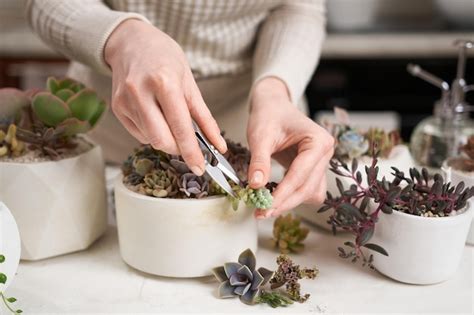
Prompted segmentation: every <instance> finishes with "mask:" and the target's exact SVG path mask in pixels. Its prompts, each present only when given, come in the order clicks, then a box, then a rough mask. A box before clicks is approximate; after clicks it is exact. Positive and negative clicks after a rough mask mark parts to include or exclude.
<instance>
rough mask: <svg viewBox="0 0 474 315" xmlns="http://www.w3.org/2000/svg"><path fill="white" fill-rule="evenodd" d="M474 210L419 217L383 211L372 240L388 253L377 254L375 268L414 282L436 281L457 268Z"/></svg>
mask: <svg viewBox="0 0 474 315" xmlns="http://www.w3.org/2000/svg"><path fill="white" fill-rule="evenodd" d="M472 215H473V211H472V209H469V208H467V209H466V211H464V212H463V213H460V214H457V215H454V216H448V217H441V218H432V217H420V216H416V215H411V214H406V213H402V212H399V211H393V213H392V214H389V215H387V214H385V213H381V214H380V216H379V221H378V222H377V224H376V226H375V233H374V236H373V238H372V239H371V240H370V243H375V244H377V245H380V246H382V247H383V248H384V249H385V250H386V251H387V252H388V254H389V256H388V257H387V256H384V255H381V254H379V253H377V252H374V251H371V252H372V253H373V254H374V261H373V265H374V267H375V268H376V269H377V270H378V271H379V272H381V273H382V274H384V275H386V276H388V277H390V278H392V279H395V280H398V281H401V282H405V283H411V284H434V283H438V282H442V281H445V280H447V279H449V278H450V277H451V276H452V275H453V274H454V273H455V272H456V270H457V268H458V266H459V263H460V261H461V257H462V254H463V250H464V243H465V241H466V235H467V232H468V230H469V225H470V223H471V219H472Z"/></svg>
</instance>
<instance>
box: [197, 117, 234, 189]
mask: <svg viewBox="0 0 474 315" xmlns="http://www.w3.org/2000/svg"><path fill="white" fill-rule="evenodd" d="M193 129H194V133H195V134H196V138H197V140H198V143H199V146H200V147H201V150H202V151H203V154H204V164H205V168H206V173H207V174H208V175H209V176H210V177H211V178H212V179H213V180H214V181H215V182H216V183H217V184H218V185H219V186H220V187H222V189H224V190H225V191H226V192H227V193H228V194H229V195H231V196H233V197H234V198H237V194H236V193H235V192H234V191H233V190H232V187H231V186H230V185H229V182H228V181H227V178H226V176H227V177H228V178H229V179H230V180H231V181H233V182H234V183H236V184H237V185H240V180H239V177H237V173H236V172H235V170H234V168H233V167H232V165H230V163H229V161H227V159H226V158H225V157H224V156H223V155H222V154H220V152H219V151H217V149H216V148H215V147H214V146H213V145H212V144H210V143H209V140H207V138H206V136H204V134H203V133H202V132H201V129H200V128H199V126H198V125H197V124H196V123H195V122H194V121H193ZM224 175H225V176H224Z"/></svg>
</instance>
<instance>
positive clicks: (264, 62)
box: [253, 0, 326, 103]
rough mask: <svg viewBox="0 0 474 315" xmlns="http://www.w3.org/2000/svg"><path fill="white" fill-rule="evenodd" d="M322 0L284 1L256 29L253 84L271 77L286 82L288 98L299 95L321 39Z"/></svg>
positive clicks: (323, 15)
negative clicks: (257, 30)
mask: <svg viewBox="0 0 474 315" xmlns="http://www.w3.org/2000/svg"><path fill="white" fill-rule="evenodd" d="M324 2H325V0H286V1H285V2H284V3H283V4H282V5H280V6H278V7H277V8H275V9H274V10H273V11H272V12H271V13H270V15H269V16H268V17H267V19H266V20H265V22H264V23H263V25H262V26H261V28H260V31H259V35H258V39H257V47H256V51H255V54H254V59H253V78H254V81H253V82H254V84H255V83H256V82H258V81H259V80H261V79H262V78H264V77H269V76H274V77H277V78H279V79H281V80H282V81H283V82H285V83H286V86H287V88H288V91H289V93H290V98H291V101H292V102H293V103H297V102H298V101H299V100H300V98H301V97H302V96H303V93H304V90H305V88H306V85H307V84H308V82H309V80H310V79H311V75H312V74H313V71H314V69H315V68H316V66H317V63H318V61H319V57H320V54H321V46H322V43H323V40H324V38H325V34H326V32H325V26H326V19H325V7H324Z"/></svg>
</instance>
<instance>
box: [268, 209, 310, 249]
mask: <svg viewBox="0 0 474 315" xmlns="http://www.w3.org/2000/svg"><path fill="white" fill-rule="evenodd" d="M300 225H301V220H300V219H298V218H293V216H292V215H291V213H288V214H287V215H286V216H279V217H278V218H277V219H276V220H275V222H274V223H273V246H275V247H278V248H279V249H280V252H281V253H282V254H289V253H290V252H300V251H301V250H303V248H304V244H303V241H304V240H305V239H306V237H307V236H308V233H309V229H307V228H304V227H301V226H300Z"/></svg>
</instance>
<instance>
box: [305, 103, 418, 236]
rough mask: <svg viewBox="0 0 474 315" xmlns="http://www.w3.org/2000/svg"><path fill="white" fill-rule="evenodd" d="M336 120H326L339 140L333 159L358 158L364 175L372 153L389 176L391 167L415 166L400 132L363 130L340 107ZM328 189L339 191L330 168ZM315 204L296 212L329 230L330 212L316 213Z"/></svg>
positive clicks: (329, 128)
mask: <svg viewBox="0 0 474 315" xmlns="http://www.w3.org/2000/svg"><path fill="white" fill-rule="evenodd" d="M334 112H335V116H336V123H334V124H332V123H325V126H326V128H327V129H328V131H329V132H330V133H331V134H332V136H333V137H334V139H335V140H336V141H335V143H336V147H335V150H334V158H336V159H340V160H343V161H345V162H346V163H347V162H350V161H351V160H352V159H357V161H358V167H359V170H360V171H361V174H362V177H364V176H365V173H364V172H363V170H364V168H365V167H366V166H370V164H371V160H372V156H373V155H374V153H376V154H377V158H378V160H379V161H378V167H379V170H380V173H381V174H382V175H383V176H385V177H386V178H387V179H391V178H393V175H392V174H391V167H392V166H395V167H397V168H399V169H400V170H402V171H404V172H408V170H409V169H410V168H411V167H414V166H415V162H414V161H413V158H412V156H411V154H410V150H409V148H408V147H407V146H406V145H404V144H403V143H402V140H401V137H400V134H399V132H398V131H396V130H393V131H385V130H382V129H377V128H371V129H369V130H368V131H361V130H357V129H355V128H353V127H351V124H350V118H349V114H348V113H347V112H346V111H345V110H343V109H340V108H335V110H334ZM374 144H376V145H377V148H378V149H377V152H374V151H373V148H374ZM326 178H327V191H328V192H330V193H331V194H336V193H337V191H338V188H337V186H336V185H335V174H334V173H332V172H331V171H330V170H329V169H328V170H327V172H326ZM341 180H342V182H343V183H344V184H346V185H349V181H348V180H347V179H346V178H341ZM313 210H314V207H311V206H309V205H301V206H299V207H298V209H297V210H296V213H297V214H298V215H299V216H300V217H302V218H304V219H305V220H307V221H309V222H311V223H314V224H316V225H318V226H319V227H322V228H324V229H328V225H327V221H328V219H329V217H328V215H327V213H319V214H318V213H317V212H315V211H313Z"/></svg>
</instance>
